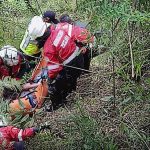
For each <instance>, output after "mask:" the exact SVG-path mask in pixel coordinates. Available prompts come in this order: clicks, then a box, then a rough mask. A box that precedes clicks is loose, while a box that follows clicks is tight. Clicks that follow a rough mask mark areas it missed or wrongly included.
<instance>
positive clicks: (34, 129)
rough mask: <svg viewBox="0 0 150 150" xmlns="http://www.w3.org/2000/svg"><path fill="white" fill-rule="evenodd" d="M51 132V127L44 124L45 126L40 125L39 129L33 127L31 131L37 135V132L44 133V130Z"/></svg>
mask: <svg viewBox="0 0 150 150" xmlns="http://www.w3.org/2000/svg"><path fill="white" fill-rule="evenodd" d="M45 129H46V130H47V129H48V130H51V127H50V125H48V124H45V125H42V126H40V127H39V128H37V127H34V128H33V131H34V132H35V133H39V132H41V131H44V130H45Z"/></svg>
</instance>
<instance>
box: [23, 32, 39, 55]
mask: <svg viewBox="0 0 150 150" xmlns="http://www.w3.org/2000/svg"><path fill="white" fill-rule="evenodd" d="M20 49H21V50H22V51H23V52H24V53H25V54H26V55H31V56H32V55H34V54H38V53H39V52H40V49H39V48H38V46H37V41H36V40H32V41H31V39H30V36H29V34H28V31H26V32H25V35H24V37H23V40H22V42H21V44H20Z"/></svg>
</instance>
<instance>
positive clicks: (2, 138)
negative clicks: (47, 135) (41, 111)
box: [0, 115, 50, 150]
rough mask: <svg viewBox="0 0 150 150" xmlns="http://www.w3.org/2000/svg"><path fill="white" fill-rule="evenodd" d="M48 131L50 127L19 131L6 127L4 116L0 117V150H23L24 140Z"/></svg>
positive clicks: (44, 126) (43, 126)
mask: <svg viewBox="0 0 150 150" xmlns="http://www.w3.org/2000/svg"><path fill="white" fill-rule="evenodd" d="M45 129H50V125H42V126H40V127H39V128H37V127H32V128H25V129H19V128H16V127H14V126H11V125H8V121H7V120H6V117H4V115H0V149H2V150H3V149H4V150H24V149H25V147H24V140H25V139H27V138H29V137H33V136H34V135H36V133H39V132H41V131H42V130H45Z"/></svg>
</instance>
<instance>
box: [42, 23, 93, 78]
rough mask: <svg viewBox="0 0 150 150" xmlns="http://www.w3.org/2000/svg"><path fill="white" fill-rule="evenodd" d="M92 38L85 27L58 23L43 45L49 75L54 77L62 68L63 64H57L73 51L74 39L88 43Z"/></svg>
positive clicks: (74, 46) (74, 47)
mask: <svg viewBox="0 0 150 150" xmlns="http://www.w3.org/2000/svg"><path fill="white" fill-rule="evenodd" d="M92 39H93V37H92V36H91V35H90V33H89V32H88V31H87V30H86V29H83V28H80V27H77V26H74V25H70V24H68V23H58V24H57V26H56V28H55V29H54V30H52V31H51V35H50V36H49V38H48V39H47V41H46V42H45V45H44V56H45V57H47V58H48V67H49V68H50V69H49V72H48V74H49V77H50V78H54V77H56V75H57V74H58V73H59V71H60V70H62V68H63V66H62V65H58V64H62V63H63V62H65V61H66V60H67V59H68V58H69V57H70V56H71V55H72V54H73V53H74V52H75V50H76V43H75V41H79V42H83V43H89V42H92ZM54 65H55V67H54V68H53V67H52V66H54ZM56 65H58V66H57V67H56Z"/></svg>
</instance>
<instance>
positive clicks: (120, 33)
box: [0, 0, 150, 150]
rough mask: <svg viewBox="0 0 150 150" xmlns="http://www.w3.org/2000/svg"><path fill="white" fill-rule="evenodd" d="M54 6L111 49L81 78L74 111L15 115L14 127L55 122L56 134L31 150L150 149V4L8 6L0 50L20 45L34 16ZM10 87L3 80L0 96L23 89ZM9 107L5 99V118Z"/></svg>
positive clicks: (63, 1)
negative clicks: (87, 24)
mask: <svg viewBox="0 0 150 150" xmlns="http://www.w3.org/2000/svg"><path fill="white" fill-rule="evenodd" d="M38 4H39V5H38ZM39 6H40V7H39ZM48 9H52V10H55V11H56V12H57V15H58V16H59V15H60V14H62V13H68V14H70V15H71V17H72V18H73V19H74V20H78V19H79V20H81V21H85V22H88V23H89V26H88V27H89V30H90V31H91V32H92V33H96V37H97V46H98V47H101V46H105V47H107V49H108V51H107V52H106V53H104V54H102V55H100V56H98V57H96V58H95V59H94V61H93V64H92V67H91V70H92V71H94V73H92V74H91V76H88V77H87V76H83V77H81V79H80V80H79V85H78V86H79V87H78V90H77V92H76V93H75V96H74V98H70V99H71V100H72V99H73V100H75V103H73V106H72V105H71V106H68V107H67V108H61V109H59V110H58V111H56V112H55V113H52V114H51V113H44V112H39V113H38V114H34V115H33V117H32V118H30V117H29V116H25V117H22V116H21V115H20V114H17V117H16V120H14V121H13V122H12V123H13V124H15V125H17V126H21V127H22V126H32V125H37V124H38V123H41V122H43V123H44V121H46V122H48V123H50V124H51V125H52V130H51V131H48V132H43V133H40V134H39V135H37V136H36V137H35V138H33V139H32V140H28V141H27V143H26V144H27V148H28V149H30V150H32V149H37V150H38V149H43V150H49V149H52V150H53V149H54V150H57V149H58V150H59V149H64V150H75V149H76V150H80V149H81V150H83V149H84V150H88V149H89V150H103V149H104V150H117V149H125V150H130V149H136V150H139V149H142V150H149V149H150V144H149V143H150V137H149V130H150V119H149V108H150V90H149V89H150V65H149V64H150V47H149V46H150V45H149V43H150V37H149V29H150V24H149V22H150V13H149V12H150V11H149V10H150V1H149V0H138V1H137V0H68V1H67V0H48V1H47V0H38V3H37V1H36V0H30V1H28V0H6V1H2V2H0V47H2V46H3V45H7V44H11V45H13V46H15V47H16V48H19V44H20V42H21V40H22V37H23V34H24V32H25V29H26V27H27V24H28V23H29V21H30V19H31V18H32V17H33V16H34V15H36V14H37V15H40V14H41V11H42V12H43V11H45V10H48ZM99 49H100V48H99ZM100 53H101V51H100ZM112 68H114V69H112ZM112 70H113V71H112ZM95 72H96V73H95ZM25 78H26V77H25ZM7 82H8V84H7ZM10 82H11V81H10V80H8V81H5V82H2V81H1V82H0V89H1V90H0V91H2V90H3V88H4V83H6V84H7V85H9V86H10V85H11V86H10V88H16V86H14V85H18V86H17V89H18V88H19V85H20V83H18V82H17V83H16V82H15V83H14V82H11V83H10ZM81 83H82V84H81ZM6 84H5V85H6ZM112 91H113V92H112ZM84 93H85V94H84ZM112 93H113V94H112ZM7 107H8V104H7V103H5V101H4V99H3V98H2V97H1V99H0V113H5V114H7ZM41 118H42V119H41ZM19 122H20V123H19Z"/></svg>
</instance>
